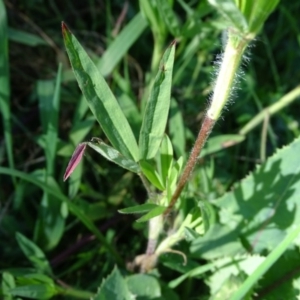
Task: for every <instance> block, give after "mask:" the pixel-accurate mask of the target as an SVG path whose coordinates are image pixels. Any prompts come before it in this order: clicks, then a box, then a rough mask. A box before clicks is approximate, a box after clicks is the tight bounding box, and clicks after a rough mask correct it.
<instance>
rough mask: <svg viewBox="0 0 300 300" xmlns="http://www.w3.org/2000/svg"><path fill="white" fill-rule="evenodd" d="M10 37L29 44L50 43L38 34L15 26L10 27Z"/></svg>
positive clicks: (11, 39) (14, 40)
mask: <svg viewBox="0 0 300 300" xmlns="http://www.w3.org/2000/svg"><path fill="white" fill-rule="evenodd" d="M8 38H9V40H10V41H13V42H17V43H20V44H23V45H27V46H39V45H48V44H47V43H46V42H45V40H43V39H42V38H40V37H39V36H38V35H35V34H32V33H28V32H26V31H23V30H18V29H15V28H8Z"/></svg>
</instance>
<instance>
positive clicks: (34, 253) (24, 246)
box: [16, 232, 52, 275]
mask: <svg viewBox="0 0 300 300" xmlns="http://www.w3.org/2000/svg"><path fill="white" fill-rule="evenodd" d="M16 239H17V242H18V244H19V246H20V248H21V250H22V251H23V253H24V254H25V256H26V257H27V259H28V260H29V261H31V263H32V264H33V266H34V267H35V268H36V269H37V270H39V271H40V272H42V273H45V274H49V275H51V274H52V270H51V267H50V264H49V262H48V260H47V258H46V256H45V254H44V252H43V251H42V250H41V249H40V248H39V247H38V246H37V245H36V244H34V243H33V242H32V241H30V240H29V239H28V238H27V237H25V236H24V235H23V234H21V233H20V232H17V233H16Z"/></svg>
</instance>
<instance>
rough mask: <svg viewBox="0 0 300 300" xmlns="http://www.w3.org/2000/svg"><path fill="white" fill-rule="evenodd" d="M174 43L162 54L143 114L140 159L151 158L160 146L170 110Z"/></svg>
mask: <svg viewBox="0 0 300 300" xmlns="http://www.w3.org/2000/svg"><path fill="white" fill-rule="evenodd" d="M174 56H175V42H173V43H172V44H171V45H170V46H169V47H168V49H167V50H166V52H165V53H164V55H163V57H162V60H161V63H160V67H159V71H158V74H157V75H156V78H155V81H154V84H153V87H152V90H151V92H150V96H149V99H148V102H147V105H146V109H145V112H144V117H143V123H142V128H141V131H140V137H139V148H140V159H151V158H153V157H154V156H155V155H156V153H157V151H158V148H159V146H160V143H161V140H162V138H163V135H164V132H165V130H166V124H167V119H168V114H169V108H170V97H171V84H172V74H173V64H174Z"/></svg>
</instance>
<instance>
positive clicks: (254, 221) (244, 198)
mask: <svg viewBox="0 0 300 300" xmlns="http://www.w3.org/2000/svg"><path fill="white" fill-rule="evenodd" d="M298 153H300V138H298V139H296V140H295V141H294V142H293V143H292V144H290V145H288V146H286V147H284V148H283V149H281V150H279V151H277V153H276V154H274V155H273V156H272V157H270V158H268V159H267V161H266V162H265V163H264V164H262V165H261V166H259V167H257V169H256V170H255V171H254V172H253V173H251V174H250V175H249V176H248V177H247V178H245V179H244V180H242V181H241V182H240V183H239V184H238V185H237V186H236V187H235V189H234V190H233V191H231V192H229V193H227V194H225V195H224V196H222V197H221V198H219V199H216V200H215V205H217V206H218V207H219V208H220V211H219V216H220V221H221V223H222V224H226V226H228V227H229V228H231V229H232V230H237V228H240V229H239V230H240V231H239V234H240V235H241V236H242V237H244V239H245V240H247V241H248V243H249V245H250V247H252V248H253V249H252V251H255V252H260V251H262V250H263V249H269V250H271V249H274V247H275V246H277V245H278V244H279V243H280V242H281V241H282V240H283V238H284V237H285V235H286V234H287V232H288V231H289V230H291V228H292V227H293V225H295V224H299V222H300V211H299V209H297V207H298V204H299V194H300V164H299V157H298ZM241 224H243V226H242V227H241ZM297 242H298V243H299V241H297Z"/></svg>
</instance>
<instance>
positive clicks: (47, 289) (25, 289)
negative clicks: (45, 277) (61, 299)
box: [10, 284, 57, 299]
mask: <svg viewBox="0 0 300 300" xmlns="http://www.w3.org/2000/svg"><path fill="white" fill-rule="evenodd" d="M10 293H11V294H12V295H14V296H20V297H26V298H30V299H50V298H52V297H53V296H54V295H56V294H57V291H56V288H55V286H54V285H45V284H30V285H24V286H17V287H15V288H12V289H10Z"/></svg>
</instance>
